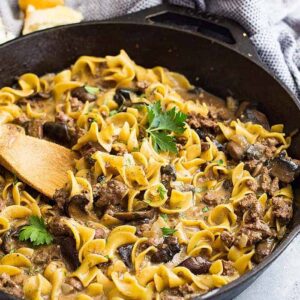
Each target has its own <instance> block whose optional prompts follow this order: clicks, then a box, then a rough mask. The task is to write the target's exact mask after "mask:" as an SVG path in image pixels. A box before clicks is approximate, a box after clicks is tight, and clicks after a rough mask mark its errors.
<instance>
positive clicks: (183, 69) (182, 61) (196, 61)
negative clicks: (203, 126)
mask: <svg viewBox="0 0 300 300" xmlns="http://www.w3.org/2000/svg"><path fill="white" fill-rule="evenodd" d="M122 48H123V49H125V50H126V51H127V52H128V54H129V55H130V57H132V58H133V59H134V60H135V61H136V62H137V63H138V64H141V65H144V66H146V67H151V66H155V65H162V66H166V67H167V68H169V69H171V70H174V71H177V72H180V73H183V74H185V75H186V76H187V77H188V78H189V79H190V80H191V82H192V83H194V84H195V85H199V86H201V87H203V88H204V89H205V90H207V91H209V92H211V93H213V94H215V95H217V96H220V97H226V96H228V95H233V96H234V97H235V98H237V99H239V100H248V101H251V102H257V103H258V107H259V109H260V110H261V111H263V112H264V113H266V115H267V116H268V118H269V120H270V122H271V123H273V124H274V123H283V124H285V130H286V132H291V131H292V130H294V129H296V128H297V127H299V125H300V122H299V120H300V104H299V103H296V100H293V99H292V97H291V95H290V94H289V93H288V92H287V90H286V89H285V88H284V87H283V86H282V85H281V84H280V83H279V82H278V81H276V80H275V79H274V78H273V77H272V76H271V75H270V74H269V73H268V72H267V71H265V70H264V69H263V68H262V67H260V66H258V65H256V64H255V63H253V62H252V61H251V60H249V59H248V58H247V57H245V56H243V55H241V54H239V53H237V52H235V51H233V50H231V49H229V48H227V47H226V46H225V45H222V44H220V43H217V42H215V41H212V40H211V39H208V38H205V37H202V36H200V35H199V34H192V33H186V32H184V31H182V30H174V29H170V28H164V27H160V26H153V25H140V24H139V25H137V24H134V23H131V24H130V23H126V24H121V23H118V24H115V23H109V22H106V23H101V24H100V23H83V24H79V25H70V26H64V27H59V28H55V29H50V30H47V31H43V32H38V33H34V34H32V35H29V36H26V37H23V38H20V39H18V40H15V41H12V42H9V43H7V44H5V45H3V46H1V47H0V58H1V65H0V86H4V85H11V84H13V83H14V80H15V79H14V78H15V76H18V75H21V74H23V73H26V72H34V73H37V74H39V75H42V74H45V73H48V72H57V71H59V70H62V69H63V68H65V67H67V66H69V65H70V64H72V63H73V62H74V61H75V60H76V58H78V57H79V56H81V55H95V56H105V55H107V54H112V55H115V54H117V53H118V52H119V50H120V49H122ZM290 154H291V155H292V156H294V157H295V158H298V159H300V136H299V135H298V136H297V137H296V138H295V139H294V140H293V143H292V146H291V148H290ZM297 185H299V181H298V184H297V182H296V183H295V184H294V188H296V186H297ZM296 198H297V199H299V193H298V194H297V195H296ZM296 202H297V201H296ZM299 214H300V209H299V208H298V207H297V206H296V207H295V215H294V219H293V221H292V223H291V232H290V234H288V235H287V236H286V237H285V239H283V241H282V242H281V244H280V245H279V246H278V248H277V249H276V250H275V251H274V252H273V254H271V255H270V256H269V257H268V258H267V259H266V260H265V261H264V262H263V263H262V264H260V265H259V266H258V267H257V268H255V269H254V270H252V271H251V272H248V273H247V274H245V275H244V276H242V277H241V278H239V279H238V280H236V281H234V282H232V283H230V284H229V285H227V286H225V287H223V288H221V289H218V290H214V291H212V292H211V293H208V294H206V295H204V296H203V297H198V299H231V298H233V297H234V296H236V295H238V294H239V293H240V292H241V291H242V290H244V289H245V288H246V287H247V286H248V285H249V284H250V283H251V282H252V281H254V280H255V279H256V278H257V276H258V275H259V274H260V273H261V272H262V271H263V269H264V268H265V267H266V266H267V265H268V264H269V263H270V262H272V261H273V260H274V259H275V258H276V256H278V255H279V254H280V253H281V252H282V251H283V249H284V248H285V247H286V246H287V245H288V244H289V242H290V241H291V240H292V238H293V237H294V236H295V235H296V233H297V232H298V231H299V226H300V225H299V224H300V215H299ZM0 299H9V298H8V297H7V295H5V294H3V293H2V294H1V293H0Z"/></svg>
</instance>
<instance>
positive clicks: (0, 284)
mask: <svg viewBox="0 0 300 300" xmlns="http://www.w3.org/2000/svg"><path fill="white" fill-rule="evenodd" d="M0 290H1V291H3V292H5V293H7V294H9V295H13V296H15V297H18V298H23V297H24V293H23V289H22V285H21V284H17V283H15V282H14V281H13V280H12V279H11V278H10V276H9V275H8V274H6V273H3V274H1V275H0ZM3 299H4V298H3Z"/></svg>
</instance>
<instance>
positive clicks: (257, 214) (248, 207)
mask: <svg viewBox="0 0 300 300" xmlns="http://www.w3.org/2000/svg"><path fill="white" fill-rule="evenodd" d="M236 211H237V214H238V215H240V216H241V215H243V214H244V213H245V212H248V214H247V216H248V217H249V218H250V220H256V219H258V218H261V217H262V214H263V208H262V206H261V204H260V202H259V201H258V200H257V198H256V195H255V194H253V193H251V194H247V195H246V196H245V197H244V198H243V199H242V200H241V201H239V203H238V206H237V208H236Z"/></svg>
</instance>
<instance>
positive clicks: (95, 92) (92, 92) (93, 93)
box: [84, 85, 100, 95]
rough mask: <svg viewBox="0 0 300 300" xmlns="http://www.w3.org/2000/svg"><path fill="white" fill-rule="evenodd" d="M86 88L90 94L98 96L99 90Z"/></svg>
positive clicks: (86, 86) (91, 87)
mask: <svg viewBox="0 0 300 300" xmlns="http://www.w3.org/2000/svg"><path fill="white" fill-rule="evenodd" d="M84 88H85V90H86V91H87V92H88V93H89V94H92V95H96V94H98V93H99V91H100V90H99V88H97V87H94V86H90V85H85V86H84Z"/></svg>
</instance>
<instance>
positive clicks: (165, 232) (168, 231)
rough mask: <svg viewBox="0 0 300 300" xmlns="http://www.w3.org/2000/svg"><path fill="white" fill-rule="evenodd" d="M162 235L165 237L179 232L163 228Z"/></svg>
mask: <svg viewBox="0 0 300 300" xmlns="http://www.w3.org/2000/svg"><path fill="white" fill-rule="evenodd" d="M161 231H162V234H163V236H164V237H167V236H170V235H172V234H174V233H175V232H176V231H177V230H176V229H173V228H169V227H162V228H161Z"/></svg>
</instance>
